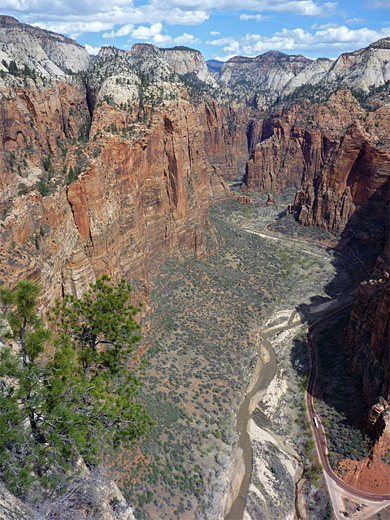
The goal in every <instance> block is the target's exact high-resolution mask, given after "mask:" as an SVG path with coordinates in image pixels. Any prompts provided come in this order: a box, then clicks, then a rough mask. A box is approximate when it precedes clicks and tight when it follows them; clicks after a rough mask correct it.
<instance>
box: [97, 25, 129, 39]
mask: <svg viewBox="0 0 390 520" xmlns="http://www.w3.org/2000/svg"><path fill="white" fill-rule="evenodd" d="M133 29H134V25H133V24H132V23H127V24H125V25H122V27H120V28H119V29H118V30H117V31H110V32H108V33H107V32H106V33H104V34H103V35H102V36H103V38H116V37H117V36H127V35H128V34H130V33H131V31H132V30H133Z"/></svg>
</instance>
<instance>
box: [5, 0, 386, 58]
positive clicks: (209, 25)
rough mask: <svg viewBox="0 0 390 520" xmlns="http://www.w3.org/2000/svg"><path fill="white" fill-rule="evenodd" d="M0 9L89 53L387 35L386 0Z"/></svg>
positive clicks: (139, 0) (295, 46)
mask: <svg viewBox="0 0 390 520" xmlns="http://www.w3.org/2000/svg"><path fill="white" fill-rule="evenodd" d="M0 13H1V14H9V15H12V16H15V17H16V18H17V19H18V20H20V21H22V22H26V23H30V24H32V25H39V26H40V27H43V28H46V29H50V30H52V31H55V32H59V33H62V34H66V35H68V36H71V37H72V38H74V39H75V40H77V41H78V42H79V43H81V44H82V45H85V46H86V47H87V49H88V50H89V52H91V53H96V52H98V49H99V48H100V47H101V46H102V45H114V46H116V47H119V48H122V49H129V48H131V46H132V45H133V44H134V43H137V42H148V43H153V44H155V45H157V46H159V47H172V46H174V45H186V46H189V47H193V48H195V49H199V50H200V51H201V52H202V53H203V55H204V57H205V58H206V59H210V58H217V59H221V60H226V59H228V58H230V57H231V56H236V55H246V56H256V55H258V54H261V53H263V52H266V51H268V50H272V49H276V50H280V51H282V52H286V53H288V54H303V55H304V56H307V57H309V58H316V57H319V56H324V57H328V58H334V57H337V56H339V55H340V54H341V53H342V52H348V51H352V50H356V49H359V48H361V47H365V46H367V45H368V44H370V43H371V42H373V41H375V40H378V39H379V38H383V37H385V36H390V0H371V1H369V0H339V1H326V0H111V1H110V0H0Z"/></svg>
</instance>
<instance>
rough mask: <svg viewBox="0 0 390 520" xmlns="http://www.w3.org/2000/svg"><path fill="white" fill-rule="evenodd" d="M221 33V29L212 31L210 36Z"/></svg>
mask: <svg viewBox="0 0 390 520" xmlns="http://www.w3.org/2000/svg"><path fill="white" fill-rule="evenodd" d="M219 34H221V33H220V32H219V31H210V36H218V35H219Z"/></svg>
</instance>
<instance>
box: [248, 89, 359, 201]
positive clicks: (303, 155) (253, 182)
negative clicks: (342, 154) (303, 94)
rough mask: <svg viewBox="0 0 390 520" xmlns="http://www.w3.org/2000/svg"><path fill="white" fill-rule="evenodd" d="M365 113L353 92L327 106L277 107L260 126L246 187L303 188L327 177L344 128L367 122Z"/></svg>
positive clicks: (343, 93)
mask: <svg viewBox="0 0 390 520" xmlns="http://www.w3.org/2000/svg"><path fill="white" fill-rule="evenodd" d="M364 117H365V112H364V110H363V109H362V108H361V107H360V105H359V104H358V103H357V101H356V100H355V98H353V97H352V96H351V94H350V93H349V92H348V91H339V92H337V93H335V94H333V95H332V96H331V97H330V98H329V100H328V101H327V103H321V104H314V105H312V104H309V103H308V102H302V103H301V104H296V105H293V106H292V107H286V108H284V109H276V110H274V111H273V112H272V113H271V115H270V116H269V117H268V118H267V119H264V120H263V121H262V123H261V130H260V129H259V128H258V127H259V126H260V125H259V124H257V129H256V132H255V134H257V135H259V136H260V139H259V138H255V142H256V141H257V140H258V141H259V142H258V144H256V145H255V146H254V147H253V149H252V152H251V154H250V158H249V161H248V163H247V167H246V174H245V177H244V183H245V185H246V187H247V188H248V189H249V190H259V191H274V190H280V189H281V188H283V187H284V186H289V185H290V186H291V185H295V186H297V187H300V186H302V185H305V183H306V182H308V181H312V180H313V179H314V178H316V177H318V176H319V175H321V174H322V168H323V167H324V165H325V164H326V163H328V162H329V161H333V160H334V159H333V156H334V155H335V151H336V150H337V148H338V146H339V143H340V140H341V139H342V137H343V135H344V133H345V128H346V127H348V126H349V125H351V124H352V123H353V122H354V121H355V120H360V119H361V120H363V119H364Z"/></svg>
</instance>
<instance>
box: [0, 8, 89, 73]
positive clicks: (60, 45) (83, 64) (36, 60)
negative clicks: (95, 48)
mask: <svg viewBox="0 0 390 520" xmlns="http://www.w3.org/2000/svg"><path fill="white" fill-rule="evenodd" d="M12 60H13V61H15V62H16V65H17V67H18V68H19V69H22V68H23V67H25V66H27V67H28V68H30V69H31V70H34V71H36V72H37V73H38V74H40V75H42V76H44V77H47V76H52V75H56V76H62V75H64V74H67V73H69V72H79V71H82V70H85V69H86V68H87V67H88V65H89V62H90V57H89V55H88V53H87V51H86V50H85V49H84V47H82V46H81V45H79V44H78V43H76V42H75V41H74V40H72V39H71V38H67V37H66V36H62V35H61V34H56V33H53V32H51V31H46V30H44V29H39V28H37V27H32V26H31V25H27V24H24V23H20V22H18V20H16V18H13V17H12V16H0V62H1V63H0V70H2V71H7V70H8V68H7V66H5V65H4V62H6V64H7V65H9V64H10V62H11V61H12Z"/></svg>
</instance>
